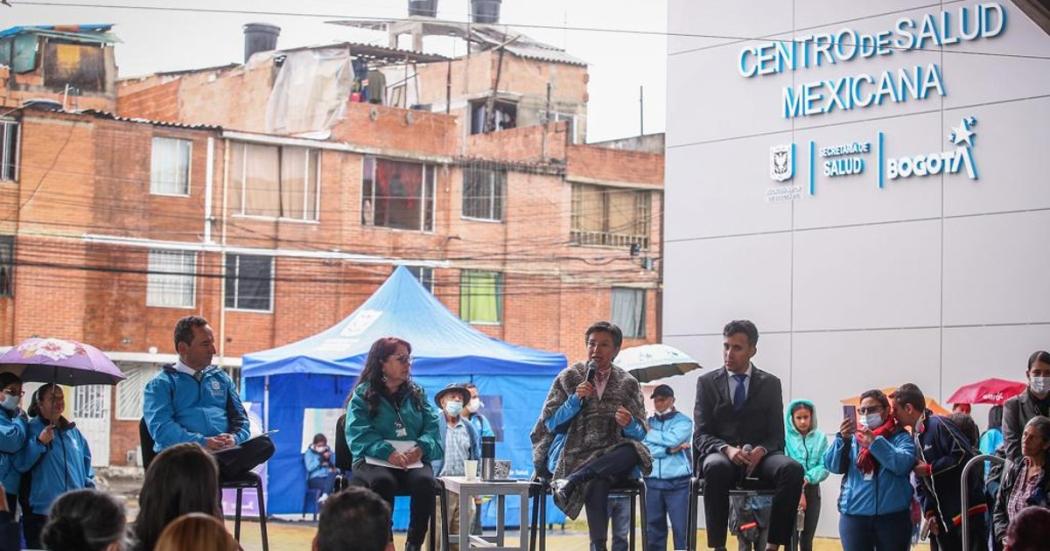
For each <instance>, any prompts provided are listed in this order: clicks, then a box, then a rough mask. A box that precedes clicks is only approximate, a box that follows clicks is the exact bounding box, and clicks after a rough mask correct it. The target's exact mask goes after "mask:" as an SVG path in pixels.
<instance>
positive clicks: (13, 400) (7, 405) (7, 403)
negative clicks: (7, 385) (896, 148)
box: [0, 392, 18, 411]
mask: <svg viewBox="0 0 1050 551" xmlns="http://www.w3.org/2000/svg"><path fill="white" fill-rule="evenodd" d="M0 406H3V408H4V409H6V410H7V411H15V410H17V409H18V396H11V395H10V394H7V393H6V392H5V393H4V399H3V401H0Z"/></svg>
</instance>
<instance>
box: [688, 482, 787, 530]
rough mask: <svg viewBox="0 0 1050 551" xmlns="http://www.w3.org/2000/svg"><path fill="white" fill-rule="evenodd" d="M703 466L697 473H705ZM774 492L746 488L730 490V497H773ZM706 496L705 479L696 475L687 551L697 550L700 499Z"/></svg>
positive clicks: (691, 499)
mask: <svg viewBox="0 0 1050 551" xmlns="http://www.w3.org/2000/svg"><path fill="white" fill-rule="evenodd" d="M702 469H703V466H700V467H698V469H697V470H696V471H695V472H697V473H701V474H702V473H703V470H702ZM773 493H774V491H773V490H753V489H745V488H733V489H731V490H729V496H730V497H733V496H743V497H751V496H767V495H768V496H771V495H773ZM703 495H704V479H703V477H702V476H701V475H699V474H698V475H694V476H692V477H690V479H689V513H688V515H689V518H688V519H687V524H686V532H687V533H686V549H696V548H697V547H696V546H697V543H696V531H697V530H699V529H700V519H698V518H697V517H698V516H699V513H700V498H701V497H703Z"/></svg>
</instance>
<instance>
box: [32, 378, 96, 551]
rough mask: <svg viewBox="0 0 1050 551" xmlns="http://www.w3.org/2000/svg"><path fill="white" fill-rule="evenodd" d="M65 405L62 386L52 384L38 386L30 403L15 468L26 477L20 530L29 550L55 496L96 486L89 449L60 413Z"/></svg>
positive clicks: (36, 541) (36, 544)
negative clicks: (26, 425)
mask: <svg viewBox="0 0 1050 551" xmlns="http://www.w3.org/2000/svg"><path fill="white" fill-rule="evenodd" d="M65 408H66V401H65V396H64V395H63V393H62V388H61V387H59V386H58V385H55V384H53V383H48V384H45V385H43V386H41V387H40V388H38V389H37V391H36V392H35V393H33V399H32V401H31V402H30V405H29V416H30V419H29V427H28V428H29V430H28V439H27V441H26V445H25V447H24V448H22V451H21V452H20V454H19V457H18V460H17V461H16V464H15V468H17V469H18V470H19V471H20V472H23V473H26V474H27V475H28V476H29V495H28V506H27V507H26V504H23V507H25V515H24V516H23V520H22V529H23V531H24V532H25V538H26V545H27V546H28V547H29V548H30V549H39V548H41V545H40V531H41V529H43V527H44V524H45V523H46V522H47V514H48V512H49V511H50V509H51V504H52V503H53V502H54V501H55V499H57V498H58V496H60V495H62V494H64V493H66V492H68V491H70V490H79V489H81V488H94V487H95V471H94V469H92V468H91V449H90V448H89V447H88V443H87V439H85V438H84V435H83V434H81V433H80V430H79V429H77V426H76V424H75V423H72V422H70V421H69V420H68V419H66V418H65V417H64V416H63V415H62V411H63V410H65Z"/></svg>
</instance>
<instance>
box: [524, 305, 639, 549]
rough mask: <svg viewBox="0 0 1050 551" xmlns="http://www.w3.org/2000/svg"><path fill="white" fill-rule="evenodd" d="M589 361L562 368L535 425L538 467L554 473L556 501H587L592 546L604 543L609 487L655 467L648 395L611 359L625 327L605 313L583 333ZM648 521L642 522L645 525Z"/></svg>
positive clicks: (574, 509) (573, 513)
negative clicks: (647, 440)
mask: <svg viewBox="0 0 1050 551" xmlns="http://www.w3.org/2000/svg"><path fill="white" fill-rule="evenodd" d="M585 338H586V343H587V355H588V361H587V363H583V362H580V363H577V364H576V365H573V366H571V367H567V368H565V369H563V370H562V371H561V373H559V374H558V376H557V377H556V378H555V379H554V383H553V384H552V385H551V388H550V391H549V392H548V393H547V400H546V402H545V403H544V405H543V411H542V412H541V414H540V418H539V420H537V422H536V426H535V427H534V428H533V429H532V434H531V439H532V445H533V452H532V460H533V463H534V464H535V466H536V472H537V473H540V474H541V475H544V476H546V477H551V476H553V478H554V479H555V480H554V503H555V504H556V505H557V506H558V507H559V508H560V509H561V510H562V511H565V514H567V515H568V516H569V517H571V518H574V519H575V518H576V517H577V516H578V515H579V514H580V510H581V509H583V508H584V507H585V506H586V508H587V530H588V532H589V533H590V541H591V548H592V549H594V550H595V551H605V550H606V549H607V548H608V546H607V543H606V542H607V538H608V536H607V532H608V531H609V490H610V488H611V487H612V486H613V485H615V484H617V483H619V482H623V481H626V480H627V479H628V478H629V477H630V476H631V475H632V473H637V472H638V470H639V469H640V470H641V472H642V473H644V474H645V475H648V474H649V473H651V472H652V466H653V458H652V454H651V453H649V448H647V447H645V444H643V443H642V439H643V438H645V402H644V400H643V399H642V391H641V388H640V387H639V385H638V381H637V380H635V378H634V377H632V376H631V374H630V373H627V372H626V371H624V370H623V369H620V368H619V367H616V366H615V365H613V359H614V358H616V355H617V354H618V353H619V352H620V345H621V344H622V343H623V333H622V332H621V331H620V328H619V327H617V326H615V325H613V324H611V323H609V322H606V321H600V322H597V323H595V324H593V325H591V326H590V327H589V328H588V329H587V332H586V333H585ZM643 529H644V527H643Z"/></svg>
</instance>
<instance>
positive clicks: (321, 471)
mask: <svg viewBox="0 0 1050 551" xmlns="http://www.w3.org/2000/svg"><path fill="white" fill-rule="evenodd" d="M303 462H304V463H305V464H306V486H307V487H308V488H310V489H311V490H317V492H318V493H319V494H320V496H319V497H320V498H321V499H324V497H325V496H327V495H328V494H330V493H332V486H333V485H334V484H335V475H337V474H339V469H337V468H336V467H335V456H334V454H333V453H332V448H329V447H328V438H327V437H326V436H325V435H323V434H321V433H317V434H315V435H314V441H313V443H312V444H310V447H308V448H306V453H304V454H303Z"/></svg>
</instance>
